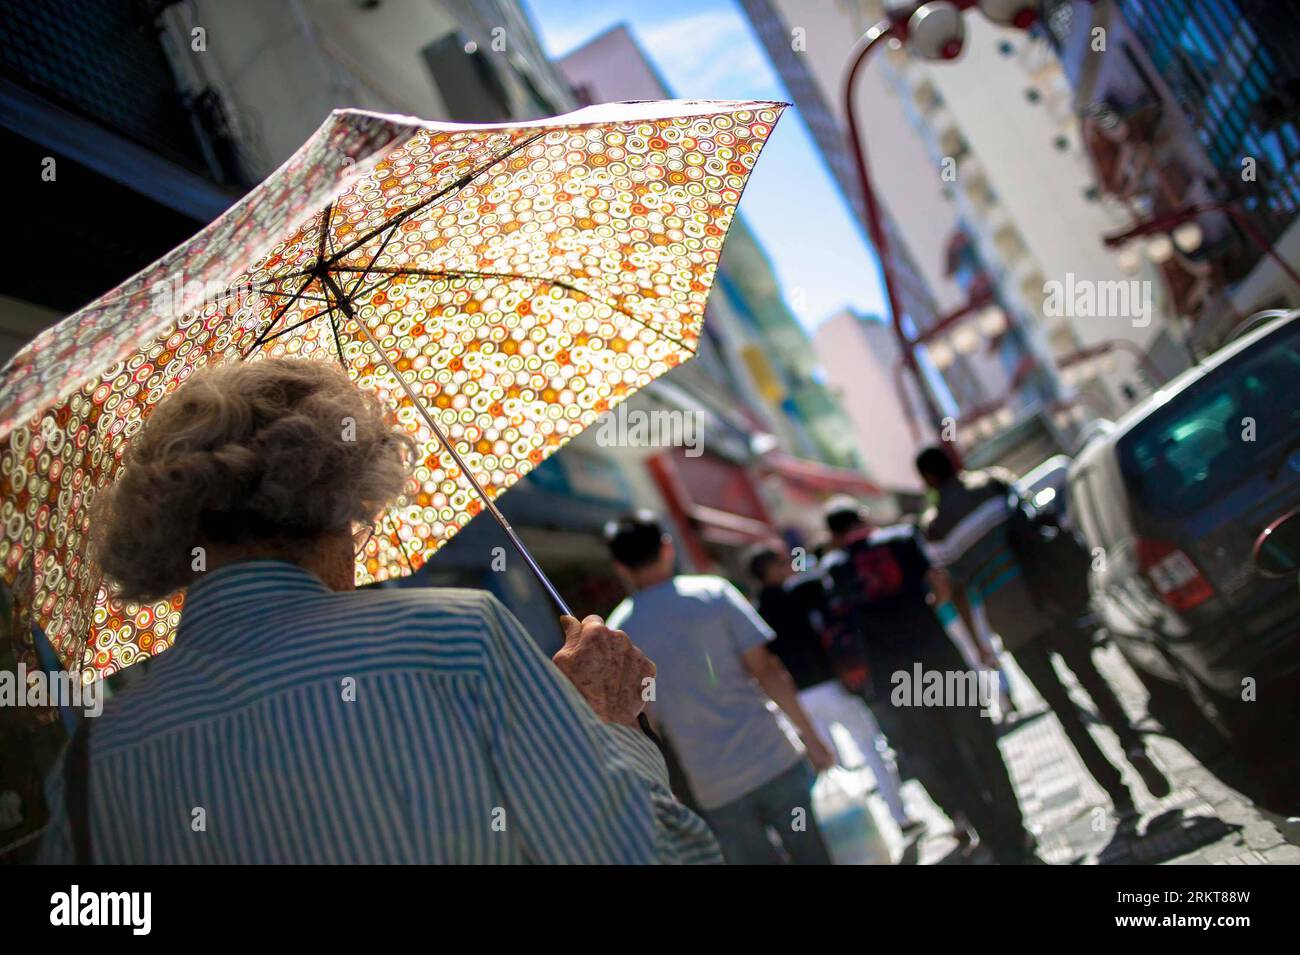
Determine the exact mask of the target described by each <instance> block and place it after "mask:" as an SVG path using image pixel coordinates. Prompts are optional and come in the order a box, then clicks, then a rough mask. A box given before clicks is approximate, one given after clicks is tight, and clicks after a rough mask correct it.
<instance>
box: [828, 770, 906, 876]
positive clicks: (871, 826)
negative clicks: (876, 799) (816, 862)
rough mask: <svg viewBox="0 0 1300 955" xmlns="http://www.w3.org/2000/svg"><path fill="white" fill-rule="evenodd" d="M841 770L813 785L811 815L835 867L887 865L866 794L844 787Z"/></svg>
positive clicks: (886, 854) (886, 849) (885, 848)
mask: <svg viewBox="0 0 1300 955" xmlns="http://www.w3.org/2000/svg"><path fill="white" fill-rule="evenodd" d="M846 780H847V781H849V782H851V779H849V778H848V774H847V773H846V771H845V770H843V769H838V768H836V769H832V770H829V771H827V772H824V773H822V774H821V775H820V776H819V777H818V778H817V782H816V784H815V785H814V786H813V792H812V804H813V815H814V816H815V817H816V819H817V825H818V827H819V828H820V829H821V832H822V838H823V839H825V840H826V848H827V849H828V850H829V851H830V854H831V859H832V861H834V863H835V864H836V865H890V864H891V863H892V862H893V858H892V856H891V855H890V852H889V845H888V843H886V842H885V837H884V836H883V835H882V834H881V831H880V827H879V826H878V825H877V824H876V817H875V815H874V814H873V813H872V811H871V806H870V804H869V803H868V802H867V798H866V795H865V794H863V793H861V792H858V793H856V794H855V792H854V789H856V788H857V787H851V786H848V785H845V783H846Z"/></svg>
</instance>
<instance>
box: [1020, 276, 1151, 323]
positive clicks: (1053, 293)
mask: <svg viewBox="0 0 1300 955" xmlns="http://www.w3.org/2000/svg"><path fill="white" fill-rule="evenodd" d="M1043 294H1044V295H1046V296H1047V297H1046V299H1045V300H1044V302H1043V314H1044V315H1046V316H1047V317H1048V318H1127V319H1130V320H1131V321H1132V322H1133V327H1134V328H1146V327H1147V326H1148V325H1150V324H1151V316H1152V289H1151V283H1150V282H1148V281H1146V280H1144V279H1120V280H1115V281H1104V282H1099V281H1094V280H1092V279H1076V278H1075V277H1074V273H1073V272H1066V273H1065V281H1064V282H1058V281H1056V280H1052V281H1050V282H1045V283H1044V284H1043Z"/></svg>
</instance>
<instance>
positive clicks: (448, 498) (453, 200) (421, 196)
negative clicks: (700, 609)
mask: <svg viewBox="0 0 1300 955" xmlns="http://www.w3.org/2000/svg"><path fill="white" fill-rule="evenodd" d="M783 108H784V106H783V104H780V103H768V102H741V103H733V102H713V101H670V102H663V103H636V104H612V105H607V106H598V107H591V108H589V109H584V110H581V111H579V112H576V113H571V114H568V115H566V116H561V117H558V118H556V119H552V120H546V121H542V122H533V123H526V124H511V125H496V126H478V127H470V126H462V125H453V124H442V123H426V122H421V121H417V120H413V119H408V118H398V117H391V116H380V115H376V114H372V113H365V112H360V111H356V110H343V111H339V112H336V113H334V114H333V115H332V116H331V117H330V118H329V119H328V120H327V121H326V123H325V124H324V125H323V126H322V127H321V128H320V129H319V130H318V131H317V132H316V133H315V134H314V135H313V136H312V138H311V139H310V140H309V141H308V142H307V143H306V144H305V145H304V146H303V147H302V148H301V149H299V151H298V152H297V153H296V154H295V155H294V156H293V157H292V158H291V159H290V160H289V161H288V162H287V163H286V164H285V165H284V166H283V167H282V168H281V169H279V170H278V171H277V172H276V173H274V174H273V175H272V176H271V177H270V178H269V179H267V180H266V181H265V182H264V183H262V184H261V185H260V186H258V187H257V188H256V189H255V190H253V191H252V192H251V193H250V194H249V195H248V196H246V197H245V198H244V199H243V200H242V201H241V202H239V203H238V204H237V205H236V206H234V207H233V208H231V209H230V210H229V211H228V212H227V213H225V214H224V215H223V216H222V217H221V218H220V219H218V220H217V221H215V222H213V223H212V224H211V225H209V226H208V227H207V228H206V229H204V230H203V231H202V232H200V233H199V234H198V235H197V236H195V237H194V238H193V239H191V240H190V241H189V242H187V243H185V244H184V245H182V246H180V247H179V248H177V249H175V250H174V251H172V252H171V253H169V254H168V255H167V256H165V257H164V258H162V259H160V260H159V261H158V262H156V263H155V264H154V265H152V266H150V267H149V268H147V269H145V270H144V271H143V272H141V273H140V274H138V275H136V276H135V277H133V278H131V279H130V280H128V281H127V282H125V283H123V284H122V285H120V286H119V287H117V288H116V289H114V290H113V291H111V292H109V293H108V294H106V295H104V296H103V297H102V298H100V299H99V300H97V301H96V302H94V303H92V304H91V305H89V306H87V307H86V308H84V309H82V310H81V311H79V312H77V313H76V314H74V315H72V316H70V317H69V318H67V319H66V320H64V321H63V322H61V323H60V324H58V325H57V326H55V327H53V328H51V329H49V330H47V331H46V332H44V333H42V334H41V335H40V336H39V337H38V338H37V339H35V340H34V341H33V342H32V343H31V344H29V345H28V346H27V347H26V348H25V349H24V350H23V351H22V352H21V353H19V354H18V355H17V356H16V357H15V358H14V360H13V361H12V362H11V363H10V364H9V365H8V366H7V367H6V368H5V369H4V372H3V374H2V376H0V501H2V502H3V504H2V505H0V523H2V524H3V539H2V540H0V567H2V568H3V576H4V579H5V580H6V582H8V583H9V584H10V586H11V587H13V588H14V598H15V599H14V606H15V607H16V608H18V613H19V614H23V615H25V619H21V620H15V621H14V622H15V624H16V625H17V626H18V628H19V629H18V630H17V631H16V632H18V633H22V634H25V635H30V632H31V628H30V624H31V623H33V622H34V623H37V624H39V625H40V626H41V627H42V628H44V631H45V633H46V635H47V637H48V638H49V639H50V642H51V643H52V644H53V646H54V647H55V649H56V650H57V652H58V653H59V656H60V657H61V659H62V660H63V661H64V662H65V664H66V665H68V666H69V667H71V668H76V667H84V668H86V669H85V678H87V679H90V678H92V677H93V676H95V675H106V674H109V673H112V672H114V671H116V670H118V669H121V668H122V667H126V666H129V665H130V664H131V663H133V662H135V661H136V660H138V659H141V658H143V657H144V656H146V655H149V654H153V653H158V652H160V651H161V650H163V649H165V648H166V647H167V646H169V645H170V643H171V640H172V635H173V633H174V632H175V628H176V624H177V620H178V618H179V615H180V608H181V602H182V597H181V595H179V594H178V595H175V596H174V597H172V598H171V599H170V600H166V601H162V602H159V603H157V604H154V605H148V606H136V605H132V604H126V603H123V602H122V601H119V600H117V599H115V598H110V597H109V595H108V593H107V591H106V590H105V588H104V586H103V581H102V575H101V574H100V572H99V570H98V568H97V567H95V566H94V564H93V562H91V561H89V560H88V559H87V558H86V556H85V553H86V546H85V542H86V534H87V531H88V527H87V511H88V505H89V503H90V501H91V499H92V497H93V495H94V492H95V490H96V489H97V488H100V487H103V486H105V485H106V484H108V483H109V482H111V481H112V479H113V477H114V475H115V474H116V472H117V469H118V468H119V467H120V464H121V460H122V455H123V451H124V450H125V448H126V445H127V444H128V442H129V441H130V438H131V436H132V435H133V434H134V433H135V432H136V431H137V430H138V429H139V428H140V426H141V424H142V422H143V421H144V419H145V418H146V417H147V416H148V414H149V410H150V409H151V408H152V407H153V406H154V405H155V404H156V403H157V402H158V401H160V400H161V399H162V398H163V397H164V396H165V395H167V394H168V393H169V392H170V391H172V390H173V389H175V388H176V387H177V386H178V385H179V384H180V383H181V382H183V381H184V380H185V379H186V378H187V377H188V376H189V375H190V374H191V373H192V372H193V371H194V370H195V369H196V368H199V367H201V366H203V365H205V364H208V363H209V362H220V361H227V360H257V359H259V358H263V357H308V358H317V359H321V360H328V361H338V362H341V363H342V365H343V366H344V367H345V368H346V369H347V370H348V371H349V373H350V374H351V375H352V376H353V379H354V380H355V381H356V382H357V383H358V384H359V385H360V386H361V387H362V388H364V389H367V390H369V391H372V392H374V393H376V394H377V395H379V396H380V397H381V398H382V399H384V400H386V401H387V402H388V403H389V404H390V406H391V407H392V408H393V409H394V411H395V414H396V417H397V420H398V422H399V423H400V424H402V425H404V426H405V427H406V428H408V429H409V430H410V432H411V433H412V434H413V435H414V436H416V438H417V440H418V441H419V442H420V447H421V449H422V452H421V456H420V457H421V459H420V461H419V462H418V464H417V467H416V469H415V481H414V490H413V491H412V493H411V494H409V495H408V496H407V497H406V498H404V499H402V500H401V501H400V502H398V503H397V504H396V505H395V506H394V507H392V508H391V509H390V510H389V511H388V512H387V513H386V514H385V515H384V517H383V519H382V520H381V522H380V524H379V530H378V532H377V533H376V535H375V536H374V537H373V538H372V540H371V542H370V543H369V544H368V546H367V548H366V550H365V551H364V552H363V554H362V555H361V556H360V557H359V558H358V580H359V581H361V582H370V581H377V580H384V579H386V578H390V577H394V576H398V575H402V574H406V573H411V572H413V571H415V570H417V569H419V567H421V566H422V565H423V564H424V563H425V561H427V560H428V559H429V557H430V556H431V555H432V554H433V553H434V552H435V551H436V550H437V549H438V548H439V547H440V546H441V545H442V544H444V543H446V541H448V540H449V539H450V538H451V537H452V536H453V535H454V534H455V533H456V532H457V531H458V530H459V529H460V528H461V527H463V526H464V525H465V523H466V522H467V521H469V520H470V519H471V518H472V517H473V516H474V515H475V514H477V513H479V512H480V511H481V510H482V509H484V508H486V509H488V510H489V511H490V512H491V513H492V514H493V516H494V517H496V518H497V520H499V521H500V522H501V524H502V526H503V527H504V528H505V529H506V531H507V533H508V534H510V536H511V539H512V540H514V541H515V542H516V544H517V543H518V539H517V538H516V537H515V536H514V533H513V531H511V530H510V528H509V524H508V523H507V522H506V521H505V519H504V518H503V517H502V516H501V515H500V512H499V511H497V509H496V507H495V505H493V504H492V501H493V499H494V498H495V497H496V496H497V495H498V494H500V493H502V492H503V491H505V490H506V489H508V488H509V487H511V486H512V485H513V484H514V483H515V482H516V481H518V480H519V479H520V478H521V477H523V476H524V475H526V474H527V473H528V472H529V471H530V470H531V469H532V468H534V467H536V466H537V465H538V464H539V463H541V462H542V461H543V460H545V459H546V457H547V456H549V455H550V454H552V453H554V452H555V450H556V449H558V448H560V447H561V446H562V445H564V443H565V442H567V441H568V440H569V439H570V438H572V437H574V436H575V435H577V434H578V433H579V432H581V431H582V430H583V429H584V428H586V427H587V426H589V425H590V424H591V423H592V422H593V421H594V420H595V419H596V418H597V417H598V416H599V415H601V414H603V413H604V412H606V411H608V410H609V409H610V408H612V407H614V406H615V405H616V404H617V403H618V402H620V401H621V400H623V399H624V398H626V397H627V396H628V395H630V394H632V393H633V392H635V391H636V390H637V389H638V388H640V387H642V386H644V385H646V384H647V383H649V382H650V381H652V380H653V379H654V378H656V377H658V376H659V375H662V374H663V373H665V372H666V371H668V370H669V369H671V368H673V367H675V366H676V365H678V364H679V363H681V362H683V361H686V360H687V359H689V358H690V357H691V356H692V355H693V354H694V353H695V349H696V346H697V343H698V341H699V336H700V331H701V327H702V324H703V320H704V305H705V299H706V296H707V294H708V291H709V287H710V285H711V284H712V280H713V274H714V270H715V268H716V265H717V261H718V257H719V254H720V252H721V249H722V241H723V238H724V236H725V235H726V232H727V227H728V225H729V224H730V222H731V218H732V216H733V214H734V211H735V207H736V203H737V202H739V200H740V195H741V191H742V190H743V188H744V185H745V182H746V179H747V177H748V176H749V173H750V170H751V169H752V168H753V165H754V162H755V161H756V160H757V158H758V154H759V151H760V150H761V148H762V146H763V144H764V142H765V141H766V139H767V137H768V135H769V133H770V132H771V130H772V127H773V124H774V123H775V122H776V120H777V118H778V117H779V115H780V113H781V110H782V109H783ZM519 546H520V550H521V553H523V554H524V556H525V558H526V559H527V560H528V562H529V565H530V566H531V567H532V568H533V569H534V571H535V572H536V573H537V574H538V576H539V579H540V580H542V581H543V583H544V584H545V585H546V586H547V588H548V590H549V592H550V593H551V594H552V596H554V597H555V598H556V600H557V602H558V603H559V604H560V606H561V607H563V602H562V601H560V600H559V598H558V594H556V593H555V591H554V588H552V587H551V586H550V584H549V582H547V581H546V580H545V577H544V575H542V574H541V572H540V570H538V569H537V567H536V564H535V563H534V562H533V561H532V558H531V556H529V555H528V554H527V551H526V550H524V549H523V548H522V545H519Z"/></svg>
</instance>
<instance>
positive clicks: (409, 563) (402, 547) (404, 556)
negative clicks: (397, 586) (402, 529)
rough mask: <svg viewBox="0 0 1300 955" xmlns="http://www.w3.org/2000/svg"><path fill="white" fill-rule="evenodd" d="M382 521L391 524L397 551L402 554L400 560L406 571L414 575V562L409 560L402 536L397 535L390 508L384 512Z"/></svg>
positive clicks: (394, 519)
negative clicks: (404, 562)
mask: <svg viewBox="0 0 1300 955" xmlns="http://www.w3.org/2000/svg"><path fill="white" fill-rule="evenodd" d="M384 520H385V521H390V522H392V528H393V531H392V533H393V537H395V538H396V539H397V549H398V550H400V551H401V552H402V560H404V561H406V569H407V570H409V571H410V572H411V573H412V574H414V573H415V562H414V561H412V560H411V555H410V554H408V553H407V552H406V544H405V543H404V542H403V541H402V535H401V534H400V533H398V529H397V518H395V517H393V511H392V509H391V508H390V509H389V510H387V511H385V512H384Z"/></svg>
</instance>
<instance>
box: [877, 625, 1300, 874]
mask: <svg viewBox="0 0 1300 955" xmlns="http://www.w3.org/2000/svg"><path fill="white" fill-rule="evenodd" d="M1094 653H1095V655H1096V660H1097V664H1098V667H1099V669H1100V670H1101V672H1102V673H1103V675H1104V676H1105V677H1106V678H1107V679H1108V680H1109V681H1110V683H1111V685H1112V686H1113V687H1114V688H1115V691H1116V693H1117V695H1118V696H1119V698H1120V700H1121V702H1122V703H1123V704H1124V707H1125V709H1126V710H1127V711H1128V712H1129V715H1130V717H1131V718H1133V719H1134V720H1135V721H1136V722H1137V725H1138V728H1139V729H1140V730H1142V731H1143V733H1144V735H1145V737H1146V740H1147V745H1148V752H1149V753H1150V755H1151V758H1152V760H1153V761H1154V762H1155V764H1156V765H1157V766H1158V767H1159V768H1160V769H1161V770H1162V772H1163V773H1164V775H1165V776H1166V778H1167V779H1168V780H1169V783H1170V787H1171V790H1172V791H1171V792H1170V793H1169V795H1167V796H1165V797H1164V798H1161V799H1156V798H1154V797H1153V796H1151V794H1150V793H1149V792H1147V790H1146V788H1145V786H1143V784H1142V782H1141V780H1140V779H1139V778H1138V776H1137V774H1136V773H1135V772H1134V771H1133V770H1132V769H1131V768H1129V766H1128V764H1127V762H1126V761H1124V759H1123V757H1122V750H1121V747H1120V745H1119V741H1118V740H1117V739H1116V738H1115V735H1114V733H1113V732H1111V730H1110V729H1109V728H1108V727H1106V726H1104V725H1103V724H1101V723H1100V721H1099V720H1096V719H1092V720H1090V722H1091V726H1092V731H1093V734H1094V736H1095V737H1096V738H1097V740H1098V742H1099V743H1100V745H1101V747H1102V749H1103V750H1104V751H1105V753H1106V754H1107V756H1109V757H1111V759H1112V760H1113V761H1114V762H1115V764H1116V765H1118V766H1120V767H1121V768H1122V769H1123V772H1124V775H1125V780H1126V782H1129V783H1130V785H1131V787H1132V789H1133V791H1134V792H1135V794H1136V795H1137V802H1138V810H1139V811H1140V813H1141V818H1140V819H1139V820H1138V821H1137V824H1136V827H1135V828H1134V829H1130V830H1128V831H1125V832H1121V833H1117V831H1116V820H1115V818H1114V816H1113V815H1112V814H1111V813H1110V812H1109V811H1108V810H1109V808H1110V803H1109V801H1108V800H1107V798H1106V796H1105V794H1104V793H1103V791H1102V790H1101V787H1099V786H1098V785H1097V784H1096V783H1095V782H1093V780H1092V779H1091V777H1089V776H1088V775H1087V773H1086V771H1085V770H1084V768H1083V765H1082V763H1081V762H1080V760H1079V758H1078V757H1077V756H1076V755H1075V754H1074V751H1073V749H1072V748H1071V747H1070V745H1069V742H1068V740H1067V739H1066V737H1065V733H1064V732H1063V731H1062V729H1061V727H1060V724H1059V723H1058V722H1057V720H1056V717H1055V716H1054V715H1053V714H1051V713H1050V712H1047V711H1046V708H1045V707H1044V704H1043V702H1042V700H1041V699H1040V698H1039V697H1038V695H1037V694H1036V693H1035V692H1034V691H1033V689H1032V687H1031V686H1030V685H1029V683H1028V682H1027V681H1026V680H1025V679H1024V677H1023V676H1022V675H1021V674H1020V673H1019V671H1018V670H1015V669H1014V666H1013V667H1012V669H1011V681H1012V695H1013V697H1014V699H1015V702H1016V705H1017V707H1019V708H1020V710H1021V712H1022V713H1023V714H1025V715H1023V716H1021V718H1020V719H1019V720H1018V721H1016V722H1014V723H1012V724H1011V725H1009V726H1007V727H1004V728H1002V736H1001V740H1000V745H1001V747H1002V751H1003V753H1004V755H1005V757H1006V759H1007V765H1008V768H1009V769H1010V772H1011V777H1012V781H1013V783H1014V784H1015V786H1016V790H1017V793H1018V794H1019V797H1020V805H1021V810H1022V812H1023V813H1024V816H1025V823H1026V825H1027V826H1028V827H1029V828H1030V830H1031V831H1033V833H1034V834H1035V836H1036V837H1037V838H1038V842H1039V850H1038V852H1039V856H1040V857H1041V858H1042V859H1043V860H1044V861H1045V862H1049V863H1053V864H1057V865H1070V864H1074V865H1079V864H1085V865H1091V864H1102V865H1117V864H1119V865H1122V864H1138V865H1142V864H1175V865H1187V864H1193V865H1195V864H1226V865H1261V864H1297V863H1300V818H1297V816H1300V807H1297V811H1296V814H1295V815H1293V816H1291V817H1290V820H1288V819H1287V818H1283V817H1282V816H1279V815H1277V814H1275V813H1272V812H1269V811H1268V810H1265V809H1262V808H1261V807H1259V806H1257V805H1256V804H1254V803H1253V802H1252V801H1251V800H1250V799H1249V797H1247V796H1246V795H1244V794H1243V793H1241V792H1240V791H1238V790H1236V789H1234V788H1232V787H1231V786H1229V785H1228V784H1227V783H1225V782H1223V781H1222V779H1221V778H1220V777H1219V776H1216V775H1215V773H1213V772H1211V770H1210V769H1209V768H1207V767H1206V766H1205V765H1204V764H1203V763H1202V762H1200V761H1199V760H1198V759H1197V758H1196V757H1195V756H1193V755H1192V754H1191V753H1190V752H1188V750H1187V749H1186V748H1184V747H1183V746H1182V745H1181V744H1180V743H1178V742H1177V741H1175V740H1173V739H1170V738H1169V737H1167V736H1165V735H1164V734H1163V733H1162V732H1161V728H1160V727H1159V725H1158V724H1157V723H1155V721H1154V720H1152V719H1151V718H1149V717H1147V716H1146V696H1147V693H1146V690H1145V688H1144V687H1143V686H1142V683H1141V681H1140V680H1139V679H1138V677H1137V675H1136V674H1135V673H1134V672H1133V671H1132V669H1131V668H1130V667H1129V666H1128V664H1127V663H1126V662H1125V661H1124V659H1123V658H1122V657H1121V656H1120V654H1119V652H1118V651H1117V650H1115V649H1114V648H1113V647H1107V648H1103V649H1100V650H1095V651H1094ZM1067 672H1068V671H1067ZM1068 685H1069V686H1070V687H1071V690H1072V695H1073V696H1074V698H1075V700H1076V702H1077V703H1079V704H1080V705H1081V706H1082V708H1083V709H1084V711H1085V719H1088V718H1089V715H1091V714H1093V713H1094V711H1093V709H1092V705H1091V702H1090V701H1089V700H1088V698H1087V695H1086V694H1085V693H1084V692H1083V691H1082V690H1081V689H1080V688H1079V687H1078V686H1077V684H1076V683H1074V681H1073V678H1072V677H1069V682H1068ZM1227 755H1228V756H1230V754H1227ZM862 772H864V773H865V771H862ZM903 794H904V799H905V800H906V803H907V807H908V810H909V811H910V812H911V813H912V814H914V815H916V816H918V817H920V818H921V819H923V820H925V822H926V823H927V824H928V830H927V833H926V835H925V836H924V837H922V839H921V840H920V842H919V844H909V843H907V842H905V841H904V840H903V838H902V836H901V834H900V833H899V831H898V829H897V828H896V827H895V826H894V825H893V823H892V822H891V821H890V820H889V814H888V812H887V811H886V810H885V807H884V804H883V801H882V800H881V799H880V797H879V795H876V794H873V795H872V796H871V797H870V801H871V803H872V810H873V815H874V816H875V818H876V820H877V821H878V824H879V826H880V828H881V830H882V831H883V832H884V834H885V837H886V841H887V842H888V844H889V845H890V848H891V850H892V852H893V854H894V858H895V860H896V861H902V862H905V863H906V862H911V863H919V864H922V865H929V864H952V863H963V862H968V861H976V862H978V861H987V860H986V858H985V857H984V856H983V854H981V853H979V852H978V851H977V852H975V853H974V854H973V856H970V857H967V856H963V855H962V853H961V852H960V851H959V849H958V844H957V841H956V840H955V839H954V838H953V837H952V835H951V824H950V823H949V821H948V820H947V819H946V818H945V817H944V815H943V814H942V812H941V811H940V810H939V809H938V808H937V807H936V806H935V805H934V804H933V803H932V802H931V801H930V800H929V798H928V797H927V796H926V794H925V790H924V789H923V788H922V787H921V786H920V784H919V783H917V782H916V781H915V780H911V781H908V782H907V783H906V784H905V786H904V787H903Z"/></svg>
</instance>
